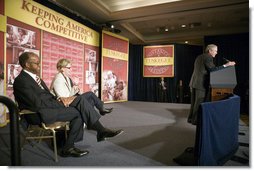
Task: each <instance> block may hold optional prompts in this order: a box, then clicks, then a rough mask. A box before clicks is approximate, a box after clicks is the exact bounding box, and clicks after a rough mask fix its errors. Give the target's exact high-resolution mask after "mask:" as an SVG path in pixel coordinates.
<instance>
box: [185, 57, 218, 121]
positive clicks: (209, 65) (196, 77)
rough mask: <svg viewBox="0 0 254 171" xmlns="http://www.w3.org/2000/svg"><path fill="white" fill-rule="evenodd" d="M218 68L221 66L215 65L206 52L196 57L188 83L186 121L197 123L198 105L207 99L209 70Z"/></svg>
mask: <svg viewBox="0 0 254 171" xmlns="http://www.w3.org/2000/svg"><path fill="white" fill-rule="evenodd" d="M220 68H223V66H219V67H216V66H215V65H214V63H213V57H212V56H211V55H210V54H208V53H205V54H202V55H199V56H198V57H197V58H196V60H195V63H194V71H193V73H192V76H191V81H190V84H189V86H190V88H191V109H190V114H189V116H188V122H190V123H192V124H195V125H196V124H197V116H198V109H199V106H200V104H201V103H202V102H204V101H206V100H209V84H210V71H214V70H218V69H220Z"/></svg>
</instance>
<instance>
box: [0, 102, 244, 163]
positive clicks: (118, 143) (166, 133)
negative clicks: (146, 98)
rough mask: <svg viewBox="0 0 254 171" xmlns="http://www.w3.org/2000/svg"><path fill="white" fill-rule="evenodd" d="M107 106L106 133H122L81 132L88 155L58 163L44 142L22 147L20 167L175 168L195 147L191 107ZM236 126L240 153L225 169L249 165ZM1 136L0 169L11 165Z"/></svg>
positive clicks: (241, 129) (1, 130)
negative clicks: (109, 134)
mask: <svg viewBox="0 0 254 171" xmlns="http://www.w3.org/2000/svg"><path fill="white" fill-rule="evenodd" d="M105 106H106V107H113V108H114V110H113V112H112V113H110V114H108V115H106V116H102V117H101V119H100V121H101V122H102V123H103V124H104V125H105V126H106V127H108V128H111V129H123V130H124V133H122V134H121V135H119V136H117V137H115V138H112V139H110V140H107V141H103V142H99V143H98V142H97V141H96V133H95V131H91V130H85V133H84V139H83V141H82V142H79V143H77V144H76V146H77V147H78V148H81V149H87V150H89V151H90V153H89V154H88V155H87V156H84V157H81V158H71V157H70V158H62V157H60V156H59V162H58V163H56V162H54V159H53V151H52V150H51V149H50V147H49V146H48V144H47V143H45V142H42V143H40V144H36V145H35V146H34V147H32V146H31V145H30V144H28V143H26V144H25V145H24V148H23V150H22V152H21V154H22V165H25V166H123V167H128V166H132V167H133V166H134V167H135V166H138V167H140V166H145V167H149V166H156V167H160V166H163V167H165V166H174V167H176V166H180V165H178V164H177V163H175V162H174V161H173V159H174V158H175V157H177V156H179V155H180V154H181V153H183V151H184V150H185V149H186V148H187V147H193V146H194V143H195V132H196V126H194V125H191V124H189V123H187V116H188V112H189V108H190V105H189V104H179V103H178V104H175V103H156V102H140V101H128V102H122V103H111V104H105ZM239 125H240V127H239V132H240V133H239V142H240V146H239V149H238V151H237V152H236V154H235V158H233V159H232V160H229V161H228V162H227V163H226V164H225V166H245V167H246V166H249V163H248V155H249V127H248V126H246V125H245V124H244V123H243V122H242V121H239ZM0 133H1V139H0V144H1V146H0V148H1V150H0V155H1V161H0V165H10V152H9V150H8V149H7V148H6V147H7V146H8V145H9V141H8V140H9V138H8V129H7V128H6V127H5V128H0ZM239 159H243V160H239ZM236 160H238V161H236ZM246 161H247V163H246Z"/></svg>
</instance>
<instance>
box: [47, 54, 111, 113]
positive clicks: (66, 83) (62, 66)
mask: <svg viewBox="0 0 254 171" xmlns="http://www.w3.org/2000/svg"><path fill="white" fill-rule="evenodd" d="M56 67H57V70H58V73H57V74H56V76H55V78H54V79H53V81H52V83H51V86H50V90H51V92H52V93H53V94H54V95H55V96H56V97H58V99H59V101H62V102H63V104H64V105H65V106H66V107H68V106H69V105H70V104H71V103H73V102H74V100H75V99H76V98H77V97H79V96H82V97H79V98H83V97H84V98H85V99H86V100H87V101H88V102H89V103H90V104H91V105H92V106H93V107H94V106H95V107H96V108H97V109H98V110H99V112H100V114H101V115H105V114H108V113H110V112H112V110H113V108H109V109H106V108H104V103H103V102H102V101H101V100H100V99H99V98H98V97H97V96H96V95H95V94H94V93H93V92H86V93H83V94H79V92H80V89H79V87H78V85H77V84H74V83H73V81H72V79H71V78H70V75H71V61H70V60H68V59H65V58H63V59H60V60H59V61H58V62H57V65H56Z"/></svg>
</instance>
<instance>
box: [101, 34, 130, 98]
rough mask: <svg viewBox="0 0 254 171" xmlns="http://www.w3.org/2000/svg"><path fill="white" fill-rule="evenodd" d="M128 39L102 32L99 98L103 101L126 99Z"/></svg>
mask: <svg viewBox="0 0 254 171" xmlns="http://www.w3.org/2000/svg"><path fill="white" fill-rule="evenodd" d="M128 59H129V40H128V39H127V38H124V37H121V36H118V35H116V34H113V33H111V32H107V31H103V32H102V76H101V84H102V85H101V89H102V90H101V98H102V100H103V101H104V102H120V101H127V100H128V91H127V90H128Z"/></svg>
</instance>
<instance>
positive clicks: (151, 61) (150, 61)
mask: <svg viewBox="0 0 254 171" xmlns="http://www.w3.org/2000/svg"><path fill="white" fill-rule="evenodd" d="M144 65H146V66H167V65H173V59H172V58H169V57H149V58H144Z"/></svg>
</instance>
